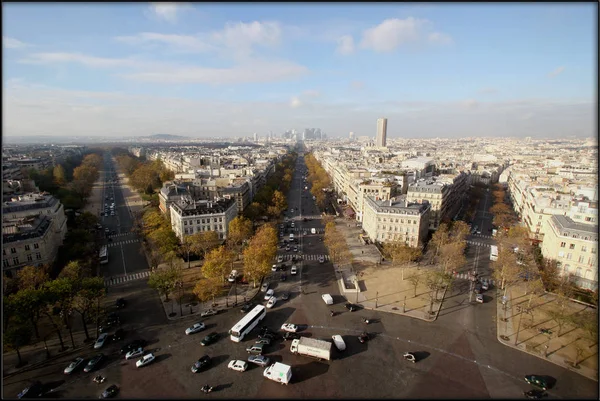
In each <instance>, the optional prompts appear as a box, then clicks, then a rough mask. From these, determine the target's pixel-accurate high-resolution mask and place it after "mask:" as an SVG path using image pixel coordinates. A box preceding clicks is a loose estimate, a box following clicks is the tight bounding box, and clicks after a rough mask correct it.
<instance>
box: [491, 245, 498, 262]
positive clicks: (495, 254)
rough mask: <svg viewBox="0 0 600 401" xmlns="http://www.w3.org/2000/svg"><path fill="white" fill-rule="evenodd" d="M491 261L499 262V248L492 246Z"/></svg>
mask: <svg viewBox="0 0 600 401" xmlns="http://www.w3.org/2000/svg"><path fill="white" fill-rule="evenodd" d="M490 260H494V261H495V260H498V247H497V246H496V245H491V246H490Z"/></svg>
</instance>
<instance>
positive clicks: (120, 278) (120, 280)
mask: <svg viewBox="0 0 600 401" xmlns="http://www.w3.org/2000/svg"><path fill="white" fill-rule="evenodd" d="M149 276H150V271H148V270H146V271H143V272H138V273H132V274H129V275H127V276H118V277H109V278H105V279H104V285H105V286H106V287H110V286H112V285H116V284H121V283H125V282H128V281H133V280H139V279H142V278H145V277H149Z"/></svg>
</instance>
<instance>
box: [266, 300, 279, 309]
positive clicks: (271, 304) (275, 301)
mask: <svg viewBox="0 0 600 401" xmlns="http://www.w3.org/2000/svg"><path fill="white" fill-rule="evenodd" d="M276 303H277V297H271V298H269V301H268V302H267V309H271V308H272V307H274V306H275V304H276Z"/></svg>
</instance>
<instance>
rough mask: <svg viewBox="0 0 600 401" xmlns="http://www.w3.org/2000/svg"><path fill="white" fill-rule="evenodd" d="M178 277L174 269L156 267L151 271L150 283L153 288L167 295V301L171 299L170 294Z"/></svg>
mask: <svg viewBox="0 0 600 401" xmlns="http://www.w3.org/2000/svg"><path fill="white" fill-rule="evenodd" d="M177 281H178V277H177V274H176V272H175V271H174V270H173V269H168V268H162V269H156V270H154V271H153V272H152V273H150V277H149V278H148V285H149V286H150V287H151V288H154V289H155V290H157V291H158V292H159V293H160V294H161V295H163V296H164V297H165V302H167V301H169V294H171V292H172V291H173V289H174V288H175V283H177Z"/></svg>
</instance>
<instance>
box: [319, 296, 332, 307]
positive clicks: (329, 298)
mask: <svg viewBox="0 0 600 401" xmlns="http://www.w3.org/2000/svg"><path fill="white" fill-rule="evenodd" d="M321 298H323V301H325V304H326V305H333V297H332V296H331V294H323V295H321Z"/></svg>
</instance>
